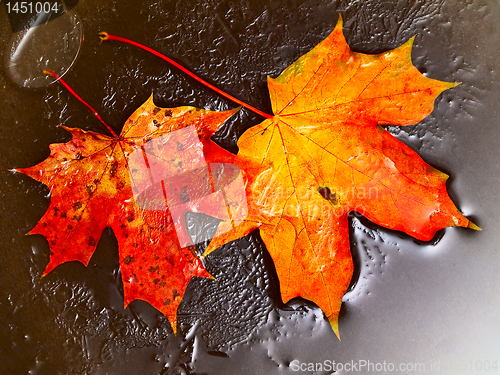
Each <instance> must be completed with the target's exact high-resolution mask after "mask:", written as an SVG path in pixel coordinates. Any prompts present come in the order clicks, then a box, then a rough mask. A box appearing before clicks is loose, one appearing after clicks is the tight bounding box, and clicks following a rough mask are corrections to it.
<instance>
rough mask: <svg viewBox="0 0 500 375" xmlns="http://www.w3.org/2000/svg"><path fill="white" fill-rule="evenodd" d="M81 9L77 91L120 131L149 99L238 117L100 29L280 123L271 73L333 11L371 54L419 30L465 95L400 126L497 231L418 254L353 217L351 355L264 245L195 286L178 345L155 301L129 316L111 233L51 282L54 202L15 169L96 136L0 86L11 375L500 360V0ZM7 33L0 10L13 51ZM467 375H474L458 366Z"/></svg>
mask: <svg viewBox="0 0 500 375" xmlns="http://www.w3.org/2000/svg"><path fill="white" fill-rule="evenodd" d="M73 11H74V12H76V13H77V14H78V15H79V17H80V18H81V20H82V22H83V25H84V33H85V42H84V44H83V48H82V51H81V54H80V57H79V59H78V60H77V62H76V64H75V66H74V67H73V69H72V70H71V71H70V72H69V73H68V74H67V75H66V76H65V79H66V80H67V81H68V82H69V83H70V84H71V85H72V86H73V88H75V89H76V90H77V91H78V93H79V94H80V95H81V96H82V97H84V98H86V99H87V100H88V101H89V102H90V103H91V104H92V105H93V106H94V107H95V108H96V109H97V111H98V112H99V113H100V114H101V116H102V117H103V118H104V119H105V120H106V121H107V122H108V123H110V124H113V125H114V126H115V128H116V129H117V130H119V129H120V127H121V124H123V123H124V121H125V120H126V119H127V117H128V116H129V115H130V114H131V113H132V112H133V111H134V110H135V108H137V107H138V106H139V105H140V104H141V103H142V102H144V101H145V100H146V99H147V97H148V96H149V95H150V93H151V92H154V95H155V101H156V103H157V104H158V105H161V106H179V105H194V106H197V107H202V108H206V109H212V110H222V109H227V108H231V107H233V104H232V103H230V102H228V101H226V100H225V99H222V98H221V97H219V96H218V95H217V94H215V93H212V92H210V91H209V90H208V89H206V88H204V87H203V86H200V85H199V84H198V83H196V82H194V81H193V80H191V79H189V78H186V77H185V76H184V75H182V74H181V73H179V72H177V71H175V70H174V69H173V68H170V67H169V66H168V65H166V64H165V63H164V62H162V61H160V60H158V59H156V58H154V57H152V56H150V55H148V54H146V53H145V52H143V51H140V50H137V49H135V48H133V47H129V46H125V45H120V44H117V43H105V44H102V45H99V43H98V38H97V34H98V32H99V31H108V32H110V33H113V34H117V35H122V36H125V37H128V38H130V39H134V40H137V41H140V42H143V43H145V44H148V45H149V46H151V47H153V48H155V49H157V50H159V51H161V52H163V53H165V54H167V55H168V56H170V57H173V58H175V59H176V60H177V61H179V62H181V63H182V64H183V65H185V66H186V67H189V68H191V69H192V70H193V71H195V72H197V73H198V74H199V75H201V76H202V77H204V78H206V79H207V80H209V81H210V82H213V83H216V84H217V85H218V86H219V87H221V88H222V89H224V90H226V91H228V92H229V93H231V94H233V95H235V96H238V97H239V98H241V99H242V100H245V101H247V102H249V103H251V104H253V105H254V106H257V107H259V108H261V109H263V110H266V111H270V104H269V99H268V95H267V88H266V75H271V76H276V75H278V74H279V73H280V72H281V71H282V70H283V69H284V68H285V67H287V66H288V65H290V64H291V63H292V62H293V61H294V60H296V59H297V58H298V57H299V56H301V55H302V54H303V53H305V52H307V51H309V50H310V49H311V48H313V47H314V46H315V45H316V44H317V43H318V42H319V41H321V40H322V39H323V38H324V37H326V36H327V35H328V34H329V33H330V32H331V31H332V30H333V27H334V26H335V24H336V21H337V17H338V13H339V12H340V13H341V14H342V16H343V18H344V21H345V23H344V33H345V35H346V38H347V41H348V43H349V44H350V46H351V48H352V49H354V50H356V51H359V52H364V53H377V52H382V51H385V50H387V49H391V48H394V47H397V46H399V45H400V44H402V43H403V42H404V41H406V40H407V39H408V38H410V37H411V36H413V35H416V39H415V43H414V49H413V54H412V57H413V61H414V64H415V65H416V66H417V67H418V68H419V69H420V70H421V71H422V72H423V73H424V74H426V75H428V76H429V77H432V78H436V79H441V80H446V81H455V82H462V85H460V86H458V87H457V88H455V89H452V90H449V91H447V92H445V93H444V94H443V95H442V96H440V97H439V98H438V100H437V102H436V109H435V111H434V112H433V113H432V114H431V115H430V116H429V117H428V118H426V119H425V120H424V121H422V122H421V123H420V124H418V125H415V126H411V127H406V128H404V129H403V128H396V127H389V130H390V131H391V132H392V133H393V134H395V135H396V136H397V137H398V138H399V139H400V140H402V141H403V142H405V143H406V144H408V145H409V146H410V147H412V148H414V149H415V150H417V151H418V152H419V154H420V155H421V156H422V157H423V158H424V159H425V160H426V161H428V162H429V163H431V164H432V165H434V166H435V167H437V168H439V169H441V170H443V171H445V172H446V173H448V174H449V175H450V176H451V178H450V180H449V184H448V186H449V189H450V195H451V196H452V198H453V200H454V201H455V202H456V204H457V205H458V207H459V208H460V209H461V210H462V211H463V213H464V214H465V215H466V216H469V217H471V218H473V220H474V221H475V222H476V223H477V224H478V225H479V226H481V227H482V228H483V231H482V232H473V231H471V230H466V229H460V228H448V229H446V230H444V231H442V233H440V234H439V235H438V236H437V237H436V239H435V241H433V242H432V243H419V242H417V241H414V240H413V239H411V238H409V237H407V236H403V235H400V234H399V233H395V232H390V231H387V230H384V229H382V228H379V227H377V226H374V225H372V224H370V223H369V222H368V221H366V220H365V219H362V218H353V219H352V230H351V237H352V252H353V255H354V257H355V259H356V264H357V276H358V277H359V281H358V282H357V284H356V285H355V286H354V288H353V290H352V292H351V293H349V294H348V295H347V296H346V298H345V299H346V301H345V303H344V308H343V312H342V316H341V318H340V333H341V338H342V341H339V340H338V339H337V338H336V336H335V335H334V334H333V332H332V331H331V329H330V327H329V325H328V323H327V322H326V320H325V319H324V317H323V314H322V313H321V311H320V310H318V309H317V308H316V307H315V306H314V305H312V304H310V303H307V302H306V301H304V300H296V301H293V302H292V303H290V304H288V305H287V306H283V305H282V303H281V301H280V299H279V293H278V291H279V289H278V288H279V287H278V285H277V281H276V276H275V271H274V269H273V266H272V263H271V262H270V261H269V258H268V255H267V253H266V252H265V248H264V247H263V245H262V244H261V242H260V240H259V237H258V233H257V232H255V233H254V234H252V236H250V237H248V238H246V239H243V240H241V241H238V242H236V243H233V244H230V245H228V246H226V247H224V248H223V249H220V250H218V251H217V252H215V253H213V255H212V256H210V257H209V258H208V259H207V265H206V266H207V268H208V269H209V271H210V272H212V273H213V274H217V278H218V279H219V280H220V282H219V283H218V284H214V282H213V281H208V280H197V281H195V282H193V283H192V285H190V287H189V290H188V292H187V294H186V297H185V300H184V302H183V304H182V305H181V308H180V310H179V312H180V314H181V315H180V320H181V326H180V330H179V334H178V336H177V337H174V336H173V334H172V332H171V329H170V326H169V323H168V321H167V320H166V319H165V318H164V317H162V316H159V314H157V312H156V310H155V309H154V308H152V307H151V306H149V305H148V304H147V303H144V302H142V301H135V302H133V303H132V304H131V305H130V306H129V307H128V308H127V309H123V295H122V289H121V281H120V274H119V271H118V253H117V245H116V240H115V239H114V237H113V235H112V233H111V232H110V231H105V232H104V234H103V236H102V238H101V240H100V242H99V246H98V248H97V250H96V253H95V255H94V256H93V258H92V260H91V262H90V264H89V266H88V267H87V268H85V267H84V266H82V265H81V264H76V263H75V264H64V265H61V266H59V267H58V268H57V269H56V270H54V271H53V272H52V273H51V274H50V275H48V276H47V277H45V278H44V279H40V275H41V273H42V272H43V269H44V267H45V266H46V264H47V261H48V253H49V249H48V245H47V243H46V241H45V240H44V239H43V238H42V237H40V236H25V235H24V234H25V233H26V232H28V231H29V230H30V229H31V228H32V227H33V226H34V225H35V224H36V222H37V221H38V220H39V218H40V217H41V216H42V215H43V213H44V212H45V210H46V208H47V207H48V204H49V198H48V196H47V194H48V192H47V190H46V188H45V187H44V186H43V185H40V184H39V183H37V182H36V181H33V180H30V179H29V178H27V177H25V176H22V175H18V174H13V173H11V172H9V171H8V169H9V168H13V167H25V166H31V165H34V164H36V163H38V162H40V161H41V160H43V159H44V158H45V157H47V156H48V154H49V149H48V145H49V144H51V143H56V142H65V141H67V140H68V139H69V137H68V134H67V133H66V132H65V131H64V130H62V129H60V128H57V127H56V126H57V125H58V124H65V125H67V126H71V127H81V128H83V129H89V130H95V131H100V127H99V123H98V121H97V120H96V119H95V118H93V116H92V114H90V113H89V112H88V111H87V110H86V109H85V108H84V107H83V106H82V105H81V104H79V103H78V102H77V101H76V100H75V99H74V98H72V97H71V96H70V95H69V94H68V93H67V92H66V91H65V90H64V89H63V88H62V87H60V86H58V85H52V86H50V87H48V88H45V89H38V90H28V89H23V88H19V87H17V86H15V85H14V84H12V83H10V82H9V81H8V80H7V77H6V76H5V75H4V74H3V75H2V74H0V114H1V117H0V124H1V132H0V179H1V181H0V194H1V195H0V223H1V226H2V231H1V233H2V236H1V237H0V244H1V247H0V251H1V252H0V256H1V258H0V321H1V322H2V323H1V324H0V338H1V341H0V373H1V374H26V373H28V371H30V372H29V373H30V374H39V375H41V374H134V375H136V374H170V373H172V374H176V373H177V374H183V373H192V374H202V373H207V374H234V373H243V374H268V373H271V374H274V373H276V374H279V373H294V372H293V371H291V368H290V362H292V361H293V360H299V361H300V362H322V361H325V360H335V361H337V362H341V363H346V362H351V361H355V362H357V361H359V360H366V361H371V362H373V363H378V362H380V363H382V362H383V361H386V362H392V363H394V364H396V366H397V365H399V363H406V362H411V363H415V362H420V363H425V364H426V366H427V371H425V372H422V373H430V366H431V365H432V364H434V365H436V364H439V365H440V366H441V370H440V371H436V372H434V373H443V374H457V373H477V372H478V371H476V370H475V368H474V366H478V364H477V361H481V363H482V364H483V365H484V364H485V362H484V361H486V360H487V361H490V363H491V364H493V362H494V361H495V360H497V361H500V354H499V353H500V350H499V349H500V339H499V338H498V337H499V333H500V329H499V328H500V322H499V319H498V316H499V313H500V301H499V298H498V295H499V292H500V283H499V276H498V274H499V264H500V263H499V253H498V241H499V238H500V236H499V234H498V232H499V231H498V229H497V219H498V216H499V215H498V211H499V209H500V201H499V198H498V197H499V194H498V193H499V188H498V186H499V182H500V181H499V165H498V162H499V151H498V150H499V140H500V131H499V124H498V122H499V121H498V120H499V119H500V114H499V112H498V104H497V103H498V98H499V95H498V64H497V61H498V58H499V55H500V52H499V50H498V45H499V42H500V33H499V26H500V23H499V17H500V8H499V4H498V2H496V1H493V0H491V1H487V0H484V1H483V0H478V1H476V0H474V1H455V0H450V1H438V0H431V1H375V0H374V1H350V2H349V1H338V2H335V1H320V0H310V1H302V2H301V1H285V0H281V1H269V2H264V1H250V0H248V1H220V2H216V1H199V2H196V1H189V0H183V1H145V2H134V1H104V2H99V1H94V0H80V1H79V3H78V5H77V6H76V7H75V8H74V10H73ZM10 34H11V29H10V26H9V23H8V19H7V15H6V14H5V11H4V9H3V8H0V53H5V48H6V45H7V42H8V40H9V38H10ZM55 37H57V36H55ZM0 61H3V60H0ZM259 121H260V119H259V118H258V117H257V116H255V115H252V114H251V113H249V112H247V111H246V110H242V111H241V112H240V114H239V115H237V117H236V118H235V119H233V120H232V121H230V123H229V124H228V126H227V127H226V128H225V130H223V131H221V134H219V137H218V141H219V142H221V143H222V144H224V145H225V146H226V147H228V148H229V149H231V150H233V151H235V150H236V149H235V140H236V139H237V136H238V135H240V134H241V133H242V132H243V131H244V130H245V129H246V128H248V127H250V126H252V125H255V124H257V123H258V122H259ZM193 327H194V328H193ZM463 361H465V362H463ZM462 364H465V366H473V367H472V370H473V371H469V367H467V370H466V371H465V372H460V367H459V366H460V365H462ZM497 364H498V365H500V362H498V363H497ZM447 365H455V366H458V368H455V369H450V368H445V366H447ZM318 373H322V372H318ZM324 373H328V372H324ZM382 373H383V372H382ZM488 373H494V372H493V370H491V371H490V372H488Z"/></svg>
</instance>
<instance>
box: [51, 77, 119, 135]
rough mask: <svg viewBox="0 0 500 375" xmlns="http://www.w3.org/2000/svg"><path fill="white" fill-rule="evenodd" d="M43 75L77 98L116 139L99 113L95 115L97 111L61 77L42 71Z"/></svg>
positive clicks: (113, 132)
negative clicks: (52, 79)
mask: <svg viewBox="0 0 500 375" xmlns="http://www.w3.org/2000/svg"><path fill="white" fill-rule="evenodd" d="M43 73H44V74H49V75H51V76H52V77H54V79H55V80H57V81H59V82H60V83H61V84H62V85H63V86H64V87H65V88H66V89H67V90H68V91H69V92H70V93H71V94H72V95H73V96H74V97H75V98H77V99H78V100H79V101H80V102H82V103H83V104H85V106H86V107H87V108H88V109H90V110H91V111H92V113H93V114H94V116H95V117H97V119H98V120H99V121H100V122H101V123H102V124H103V125H104V126H105V127H106V130H107V131H109V132H110V133H111V134H112V135H113V137H115V138H118V134H116V133H115V131H114V130H113V129H112V128H111V126H109V125H108V124H107V123H106V122H105V121H104V120H103V119H102V117H101V116H100V115H99V113H97V111H96V110H95V109H94V108H92V107H91V106H90V104H88V103H87V102H86V101H85V100H83V99H82V98H81V97H80V95H78V94H77V93H76V92H75V91H74V90H73V89H72V88H71V87H70V86H69V85H68V84H67V83H66V82H65V81H64V80H63V79H62V78H61V77H59V76H58V75H57V74H56V73H54V72H53V71H51V70H46V69H44V70H43Z"/></svg>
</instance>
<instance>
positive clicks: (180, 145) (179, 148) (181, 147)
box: [177, 142, 184, 151]
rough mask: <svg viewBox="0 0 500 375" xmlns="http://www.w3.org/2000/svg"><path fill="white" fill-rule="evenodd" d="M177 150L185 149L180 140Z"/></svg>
mask: <svg viewBox="0 0 500 375" xmlns="http://www.w3.org/2000/svg"><path fill="white" fill-rule="evenodd" d="M177 151H184V145H183V144H182V143H180V142H177Z"/></svg>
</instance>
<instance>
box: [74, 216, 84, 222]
mask: <svg viewBox="0 0 500 375" xmlns="http://www.w3.org/2000/svg"><path fill="white" fill-rule="evenodd" d="M81 218H82V217H81V216H80V215H75V216H73V220H76V221H79V220H80V219H81Z"/></svg>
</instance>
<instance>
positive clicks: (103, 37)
mask: <svg viewBox="0 0 500 375" xmlns="http://www.w3.org/2000/svg"><path fill="white" fill-rule="evenodd" d="M99 38H100V39H101V42H102V41H104V40H115V41H118V42H123V43H127V44H131V45H133V46H136V47H139V48H141V49H143V50H145V51H147V52H150V53H152V54H153V55H155V56H158V57H159V58H161V59H163V60H165V61H167V62H168V63H170V64H172V65H173V66H175V67H176V68H177V69H180V70H181V71H182V72H184V73H186V74H187V75H188V76H190V77H191V78H193V79H195V80H196V81H198V82H200V83H201V84H202V85H204V86H206V87H208V88H209V89H211V90H213V91H215V92H217V93H219V94H220V95H222V96H224V97H226V98H227V99H229V100H231V101H233V102H235V103H238V104H239V105H241V106H242V107H245V108H247V109H249V110H250V111H252V112H254V113H256V114H258V115H260V116H262V117H265V118H268V119H269V118H273V117H274V116H272V115H270V114H269V113H266V112H263V111H261V110H260V109H257V108H255V107H254V106H251V105H250V104H247V103H245V102H244V101H242V100H240V99H238V98H235V97H234V96H232V95H230V94H228V93H227V92H225V91H223V90H221V89H219V88H217V87H215V86H214V85H212V84H211V83H208V82H207V81H205V80H204V79H202V78H200V77H198V76H197V75H196V74H194V73H193V72H191V71H190V70H188V69H186V68H185V67H183V66H182V65H180V64H179V63H178V62H176V61H174V60H172V59H171V58H169V57H167V56H165V55H163V54H161V53H159V52H157V51H155V50H154V49H152V48H149V47H147V46H145V45H142V44H140V43H137V42H134V41H133V40H130V39H126V38H122V37H120V36H116V35H112V34H108V33H106V32H100V33H99Z"/></svg>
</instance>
